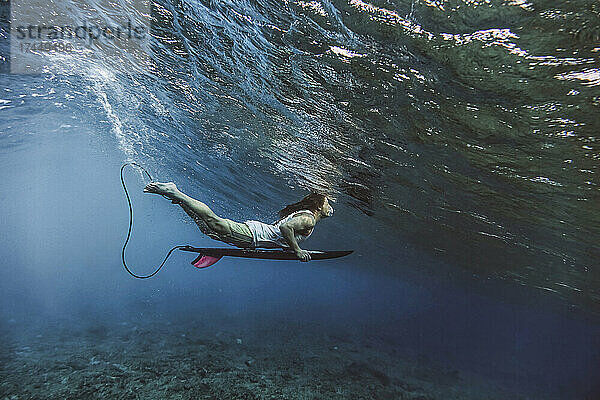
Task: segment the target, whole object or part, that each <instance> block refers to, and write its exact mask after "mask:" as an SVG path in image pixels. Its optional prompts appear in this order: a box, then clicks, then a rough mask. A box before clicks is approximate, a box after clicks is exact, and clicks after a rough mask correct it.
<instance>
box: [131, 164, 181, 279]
mask: <svg viewBox="0 0 600 400" xmlns="http://www.w3.org/2000/svg"><path fill="white" fill-rule="evenodd" d="M128 165H131V166H136V167H138V168H139V169H141V170H142V171H143V172H144V173H145V174H146V175H147V176H148V179H150V182H154V179H152V176H150V173H148V171H146V168H144V167H142V166H141V165H140V164H138V163H136V162H133V161H131V162H127V163H125V164H123V166H122V167H121V184H122V185H123V190H124V191H125V196H126V197H127V204H128V205H129V230H128V231H127V238H126V239H125V243H124V244H123V251H122V252H121V259H122V260H123V266H124V267H125V269H126V270H127V272H129V275H131V276H133V277H134V278H138V279H147V278H151V277H153V276H154V275H156V274H157V273H158V271H160V269H161V268H162V267H163V265H165V263H166V262H167V259H168V258H169V256H170V255H171V253H173V252H174V251H175V250H177V249H181V248H185V247H188V246H181V245H179V246H175V247H173V248H172V249H171V250H169V252H168V253H167V255H166V256H165V259H164V260H163V262H162V263H161V264H160V266H159V267H158V268H157V269H156V270H155V271H154V272H153V273H151V274H150V275H137V274H134V273H133V272H131V270H130V269H129V267H127V263H126V262H125V248H126V247H127V243H129V238H130V237H131V228H132V226H133V208H132V207H131V198H129V193H128V192H127V187H126V186H125V180H124V179H123V170H124V169H125V167H126V166H128ZM161 196H162V197H164V198H165V199H168V197H167V196H165V195H161Z"/></svg>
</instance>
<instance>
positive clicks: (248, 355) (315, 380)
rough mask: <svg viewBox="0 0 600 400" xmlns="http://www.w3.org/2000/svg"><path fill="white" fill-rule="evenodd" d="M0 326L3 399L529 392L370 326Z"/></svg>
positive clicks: (416, 399)
mask: <svg viewBox="0 0 600 400" xmlns="http://www.w3.org/2000/svg"><path fill="white" fill-rule="evenodd" d="M0 335H1V336H0V340H1V341H2V346H1V350H0V351H1V352H0V364H1V367H0V368H1V369H0V382H1V383H0V399H11V400H13V399H412V400H434V399H444V400H449V399H465V400H470V399H487V400H494V399H503V400H506V399H531V398H532V397H528V396H525V395H522V394H519V393H513V392H510V391H508V390H506V389H505V388H502V387H499V386H498V384H496V383H494V382H491V381H489V380H487V379H485V378H483V377H480V376H476V375H473V374H471V373H466V372H463V371H459V370H456V369H452V368H447V367H444V366H443V365H441V364H439V363H437V362H434V361H431V360H428V359H425V358H423V357H410V356H407V355H406V354H401V353H399V351H398V350H397V349H395V348H394V346H392V345H390V344H389V343H386V341H385V340H383V339H382V338H378V337H377V335H376V333H374V334H373V335H371V336H365V335H363V334H361V335H351V334H347V333H341V334H340V331H339V330H337V331H332V332H329V333H327V330H323V329H321V328H318V329H313V328H311V327H307V326H306V325H302V324H297V323H296V324H294V323H290V322H289V321H283V320H282V321H281V323H280V324H277V323H275V324H273V325H270V326H268V327H264V326H262V327H261V326H256V325H251V324H250V325H249V324H246V323H240V322H239V321H236V320H235V319H230V320H226V319H224V320H222V321H218V322H216V321H212V322H211V324H205V323H199V322H193V321H189V320H188V321H175V320H171V321H168V320H165V321H161V320H154V319H153V320H151V321H145V320H144V319H141V320H136V321H135V322H134V321H132V320H131V319H128V320H127V321H122V322H114V323H104V322H103V323H85V324H80V323H78V324H76V326H75V324H72V323H71V324H69V323H68V322H65V321H62V322H59V321H54V322H46V323H44V324H39V323H37V324H28V323H24V322H19V321H15V320H10V321H9V322H8V323H5V322H4V321H3V324H2V326H1V331H0ZM545 398H547V397H545Z"/></svg>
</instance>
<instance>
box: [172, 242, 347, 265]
mask: <svg viewBox="0 0 600 400" xmlns="http://www.w3.org/2000/svg"><path fill="white" fill-rule="evenodd" d="M179 249H180V250H183V251H189V252H193V253H199V255H198V257H196V258H195V259H194V261H192V264H193V265H194V267H196V268H206V267H210V266H211V265H213V264H214V263H216V262H217V261H219V260H220V259H221V258H222V257H226V256H227V257H242V258H259V259H263V260H298V257H297V256H296V254H294V252H293V251H291V250H274V249H237V248H227V247H192V246H183V247H180V248H179ZM308 252H309V253H310V257H311V260H327V259H331V258H339V257H344V256H347V255H348V254H350V253H352V252H353V250H334V251H321V250H309V251H308Z"/></svg>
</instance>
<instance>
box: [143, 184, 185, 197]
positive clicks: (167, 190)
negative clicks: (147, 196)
mask: <svg viewBox="0 0 600 400" xmlns="http://www.w3.org/2000/svg"><path fill="white" fill-rule="evenodd" d="M144 192H145V193H156V194H160V195H163V196H165V197H168V198H169V199H171V200H175V197H176V195H177V193H179V190H178V189H177V186H175V184H174V183H173V182H166V183H160V182H152V183H149V184H147V185H146V187H145V188H144Z"/></svg>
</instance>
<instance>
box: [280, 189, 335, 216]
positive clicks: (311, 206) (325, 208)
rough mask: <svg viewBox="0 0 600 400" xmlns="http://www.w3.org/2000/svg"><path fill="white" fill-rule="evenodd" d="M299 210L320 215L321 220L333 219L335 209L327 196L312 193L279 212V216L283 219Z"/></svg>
mask: <svg viewBox="0 0 600 400" xmlns="http://www.w3.org/2000/svg"><path fill="white" fill-rule="evenodd" d="M299 210H310V211H312V212H313V213H315V214H318V215H320V217H321V218H326V217H331V216H332V215H333V207H332V206H331V204H329V199H328V198H327V196H325V195H323V194H320V193H311V194H309V195H308V196H305V197H304V198H303V199H302V200H300V201H299V202H297V203H294V204H290V205H288V206H286V207H285V208H284V209H283V210H281V211H279V216H280V217H281V218H283V217H286V216H288V215H290V214H291V213H293V212H296V211H299Z"/></svg>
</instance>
